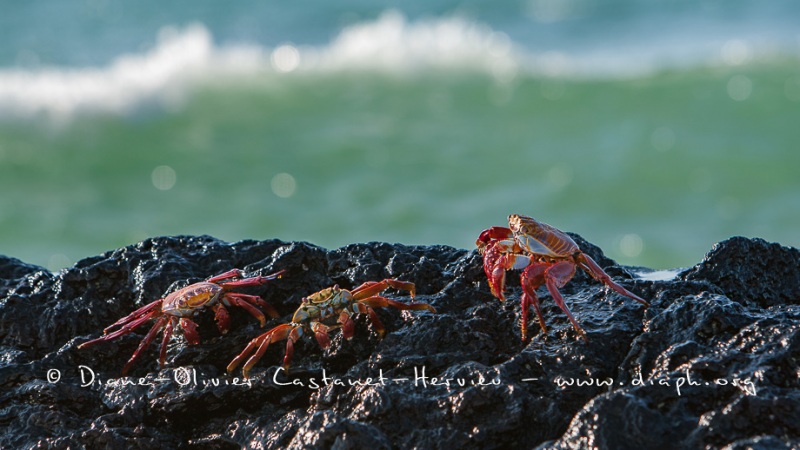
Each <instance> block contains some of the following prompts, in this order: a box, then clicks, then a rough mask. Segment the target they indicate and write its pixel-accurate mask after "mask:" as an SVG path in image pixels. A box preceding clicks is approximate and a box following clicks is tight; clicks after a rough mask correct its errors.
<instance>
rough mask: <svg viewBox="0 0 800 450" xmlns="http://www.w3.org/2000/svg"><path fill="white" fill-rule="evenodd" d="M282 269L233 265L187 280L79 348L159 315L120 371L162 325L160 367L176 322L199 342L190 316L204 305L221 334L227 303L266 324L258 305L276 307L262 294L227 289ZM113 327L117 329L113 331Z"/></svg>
mask: <svg viewBox="0 0 800 450" xmlns="http://www.w3.org/2000/svg"><path fill="white" fill-rule="evenodd" d="M284 272H285V271H284V270H281V271H279V272H276V273H273V274H272V275H267V276H257V277H251V278H242V271H241V270H239V269H232V270H229V271H227V272H225V273H223V274H220V275H217V276H215V277H211V278H209V279H207V280H206V281H201V282H199V283H194V284H190V285H189V286H186V287H184V288H182V289H178V290H177V291H174V292H172V293H171V294H169V295H167V296H166V297H164V298H162V299H159V300H156V301H154V302H152V303H150V304H148V305H145V306H143V307H141V308H139V309H137V310H136V311H134V312H132V313H130V314H129V315H127V316H125V317H123V318H121V319H119V320H118V321H116V322H114V323H113V324H111V325H109V326H108V327H106V329H105V330H103V333H104V335H103V336H101V337H99V338H97V339H93V340H91V341H88V342H84V343H83V344H81V345H79V346H78V348H86V347H89V346H91V345H94V344H97V343H98V342H103V341H110V340H112V339H115V338H118V337H120V336H123V335H126V334H128V333H130V332H132V331H133V330H135V329H136V328H138V327H139V326H140V325H142V324H144V323H145V322H147V321H149V320H150V319H158V320H156V323H155V324H154V325H153V327H152V328H150V331H149V332H148V333H147V335H146V336H145V337H144V339H142V342H141V343H140V344H139V347H138V348H137V349H136V351H134V352H133V355H132V356H131V358H130V359H129V360H128V362H127V363H126V364H125V367H123V369H122V375H125V374H126V373H127V372H128V369H130V367H131V366H132V365H133V363H134V362H135V361H136V360H137V359H138V358H139V356H140V355H141V352H142V350H144V349H145V348H146V347H147V346H148V345H150V343H151V342H153V339H155V337H156V335H157V334H158V332H159V331H160V330H162V329H163V330H164V336H163V339H162V341H161V351H160V353H159V360H158V362H159V365H160V366H161V367H163V366H164V360H165V359H166V355H167V343H168V342H169V338H170V336H172V330H173V328H174V327H175V324H176V323H178V324H180V326H181V328H182V329H183V335H184V336H185V337H186V341H187V342H188V343H189V344H190V345H196V344H198V343H199V342H200V335H199V334H198V333H197V324H196V323H195V322H194V321H192V319H191V317H193V316H195V315H196V314H198V313H199V312H200V311H202V310H204V309H206V308H211V309H212V310H213V311H214V313H215V319H216V322H217V327H218V328H219V331H220V332H221V333H223V334H225V333H227V332H228V329H229V327H230V316H229V314H228V310H227V308H226V307H229V306H238V307H240V308H242V309H244V310H245V311H247V312H248V313H250V314H251V315H252V316H253V317H255V318H256V319H258V320H259V322H261V326H262V327H263V326H264V325H265V324H266V322H267V319H266V317H264V314H263V313H262V312H261V311H260V310H259V309H258V307H261V308H262V309H263V310H264V311H266V312H267V314H269V315H270V316H272V317H278V313H277V311H275V308H273V307H272V306H270V305H269V304H268V303H267V302H265V301H264V300H263V299H261V297H258V296H255V295H246V294H238V293H233V292H230V291H231V290H232V289H235V288H239V287H245V286H258V285H262V284H266V283H268V282H270V281H272V280H275V279H277V278H280V277H281V275H283V273H284ZM114 329H116V330H115V331H112V330H114Z"/></svg>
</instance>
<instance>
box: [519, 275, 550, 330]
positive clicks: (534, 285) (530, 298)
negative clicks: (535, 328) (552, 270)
mask: <svg viewBox="0 0 800 450" xmlns="http://www.w3.org/2000/svg"><path fill="white" fill-rule="evenodd" d="M547 267H548V265H547V264H542V263H539V264H531V265H530V266H528V267H527V268H525V270H523V271H522V274H521V275H520V282H521V283H520V284H522V319H521V323H520V329H521V330H522V341H523V342H525V341H526V340H527V338H528V305H533V308H534V310H536V316H537V317H538V318H539V326H540V327H541V328H542V332H544V333H545V334H547V326H546V325H545V324H544V316H542V310H541V308H540V307H539V297H537V296H536V289H538V288H539V286H541V285H543V284H544V283H545V276H544V274H545V271H546V270H547Z"/></svg>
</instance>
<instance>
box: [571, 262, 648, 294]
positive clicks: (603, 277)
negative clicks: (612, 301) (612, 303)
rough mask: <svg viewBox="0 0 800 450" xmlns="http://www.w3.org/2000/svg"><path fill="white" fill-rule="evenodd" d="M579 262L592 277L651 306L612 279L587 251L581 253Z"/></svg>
mask: <svg viewBox="0 0 800 450" xmlns="http://www.w3.org/2000/svg"><path fill="white" fill-rule="evenodd" d="M577 262H578V264H579V265H580V266H581V269H583V270H585V271H586V272H588V273H589V275H591V276H592V278H594V279H595V280H597V281H600V282H601V283H603V284H605V285H606V286H608V287H610V288H611V289H613V290H615V291H616V292H618V293H620V294H622V295H624V296H625V297H628V298H632V299H634V300H636V301H637V302H639V303H641V304H643V305H645V306H650V303H648V302H647V301H646V300H644V299H643V298H641V297H639V296H638V295H636V294H634V293H633V292H631V291H629V290H627V289H625V288H624V287H622V286H620V285H618V284H617V283H615V282H614V280H612V279H611V277H610V276H608V274H607V273H606V272H605V270H603V269H602V268H601V267H600V266H599V265H598V264H597V263H596V262H594V260H593V259H592V257H591V256H589V255H587V254H585V253H584V254H581V255H580V256H579V257H578V258H577Z"/></svg>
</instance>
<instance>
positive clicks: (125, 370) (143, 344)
mask: <svg viewBox="0 0 800 450" xmlns="http://www.w3.org/2000/svg"><path fill="white" fill-rule="evenodd" d="M169 320H170V319H169V318H168V317H161V318H160V319H158V320H157V321H156V323H155V324H154V325H153V328H150V331H148V332H147V336H145V337H144V339H142V342H140V343H139V347H137V348H136V351H135V352H133V355H132V356H131V359H129V360H128V362H127V363H125V367H123V368H122V375H123V376H125V374H126V373H128V369H129V368H130V367H131V365H133V363H134V362H136V360H137V359H139V356H140V355H141V353H142V350H144V349H145V348H147V346H148V345H150V343H151V342H153V339H155V337H156V335H157V334H158V332H159V331H161V329H162V328H163V327H164V325H165V324H166V323H167V322H168V321H169Z"/></svg>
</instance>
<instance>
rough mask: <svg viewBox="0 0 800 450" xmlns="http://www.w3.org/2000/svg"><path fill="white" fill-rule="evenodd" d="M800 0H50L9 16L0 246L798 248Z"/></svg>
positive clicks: (26, 251) (4, 249)
mask: <svg viewBox="0 0 800 450" xmlns="http://www.w3.org/2000/svg"><path fill="white" fill-rule="evenodd" d="M797 23H800V3H798V2H795V1H792V0H785V1H767V2H760V1H755V0H735V1H725V2H723V1H704V2H697V1H692V2H689V1H667V2H651V1H646V0H613V1H608V2H603V4H602V5H601V4H599V3H596V2H589V1H588V0H564V1H560V0H529V1H515V2H510V1H503V2H492V3H485V2H470V1H467V2H452V1H435V2H421V1H413V2H403V3H401V4H395V3H393V2H375V3H368V2H358V1H353V0H349V1H341V2H336V3H335V4H331V3H329V2H320V1H315V2H295V3H292V4H280V5H278V4H273V3H267V2H256V1H245V2H237V3H236V4H224V5H223V4H221V3H218V2H208V1H206V2H188V1H183V2H168V3H164V2H158V3H157V2H154V1H151V0H148V1H142V2H137V3H136V4H129V2H119V1H115V0H88V1H58V2H56V1H45V2H28V3H24V4H23V3H20V4H15V5H13V6H7V7H5V8H4V13H3V14H2V15H0V30H2V31H1V32H0V34H2V39H0V192H1V193H0V254H5V255H9V256H13V257H17V258H20V259H23V260H25V261H27V262H31V263H35V264H40V265H43V266H45V267H48V268H50V269H51V270H58V269H60V268H62V267H66V266H69V265H71V264H73V263H74V262H76V261H78V260H80V259H82V258H84V257H88V256H92V255H95V254H97V253H100V252H103V251H106V250H110V249H114V248H117V247H119V246H123V245H127V244H131V243H135V242H138V241H139V240H142V239H144V238H147V237H150V236H156V235H169V234H210V235H213V236H216V237H219V238H221V239H225V240H228V241H236V240H240V239H251V238H252V239H269V238H280V239H285V240H304V241H309V242H312V243H314V244H318V245H322V246H324V247H328V248H335V247H338V246H341V245H346V244H348V243H353V242H366V241H373V240H379V241H390V242H401V243H405V244H447V245H452V246H456V247H460V248H472V247H473V246H474V241H475V239H476V237H477V236H478V234H479V233H480V232H481V230H483V229H485V228H487V227H489V226H492V225H504V224H505V221H506V217H507V216H508V214H510V213H520V214H526V215H531V216H533V217H536V218H538V219H540V220H542V221H545V222H547V223H550V224H551V225H554V226H556V227H558V228H561V229H563V230H567V231H573V232H577V233H579V234H581V235H582V236H583V237H585V238H586V239H588V240H589V241H591V242H593V243H595V244H597V245H599V246H600V247H601V248H603V250H604V251H605V252H606V254H607V255H609V256H610V257H612V258H614V259H616V260H617V261H619V262H620V263H623V264H628V265H639V266H647V267H652V268H655V269H667V268H674V267H683V266H687V265H690V264H693V263H695V262H697V261H699V260H700V259H701V258H702V256H703V254H704V253H705V252H706V251H708V250H709V248H710V247H711V245H713V244H714V243H715V242H717V241H720V240H723V239H726V238H728V237H730V236H732V235H744V236H751V237H763V238H765V239H767V240H770V241H777V242H780V243H782V244H784V245H790V246H800V236H798V224H800V173H799V172H800V148H798V147H799V146H800V27H798V26H797Z"/></svg>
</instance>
